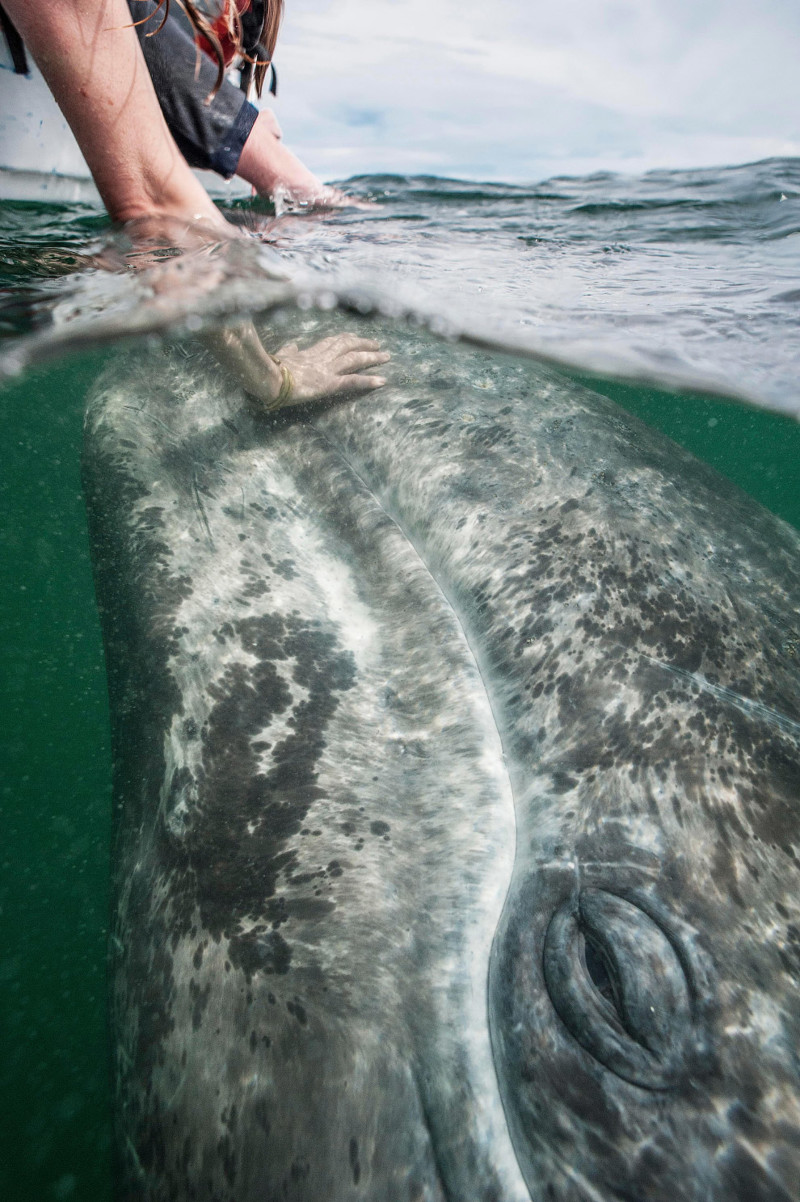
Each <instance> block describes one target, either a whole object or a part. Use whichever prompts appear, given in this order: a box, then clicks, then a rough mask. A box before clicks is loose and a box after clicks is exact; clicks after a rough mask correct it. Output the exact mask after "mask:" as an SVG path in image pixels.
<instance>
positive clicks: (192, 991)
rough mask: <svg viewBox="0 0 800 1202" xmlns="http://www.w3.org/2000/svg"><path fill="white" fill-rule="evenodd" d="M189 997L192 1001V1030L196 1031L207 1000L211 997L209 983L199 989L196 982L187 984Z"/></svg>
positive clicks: (192, 981) (201, 1019)
mask: <svg viewBox="0 0 800 1202" xmlns="http://www.w3.org/2000/svg"><path fill="white" fill-rule="evenodd" d="M189 996H190V997H191V999H192V1002H193V1005H192V1030H193V1031H198V1030H199V1029H200V1026H201V1024H202V1021H203V1012H204V1010H205V1008H206V1006H207V1005H208V999H209V997H210V996H211V982H210V981H209V982H208V984H207V985H206V986H205V987H204V988H203V989H201V988H200V986H199V985H198V984H197V982H196V981H195V980H194V979H192V980H191V981H190V982H189Z"/></svg>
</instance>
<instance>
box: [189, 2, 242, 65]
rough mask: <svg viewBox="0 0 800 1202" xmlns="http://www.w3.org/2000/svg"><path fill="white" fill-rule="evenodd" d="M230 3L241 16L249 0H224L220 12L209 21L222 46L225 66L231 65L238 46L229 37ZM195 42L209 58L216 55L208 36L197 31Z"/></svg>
mask: <svg viewBox="0 0 800 1202" xmlns="http://www.w3.org/2000/svg"><path fill="white" fill-rule="evenodd" d="M231 4H235V5H236V7H237V9H238V10H239V15H240V16H241V14H242V13H246V12H247V10H248V8H249V7H250V4H251V0H224V3H223V6H222V12H221V13H220V14H219V16H218V17H215V18H214V20H213V21H210V22H209V24H210V25H211V28H212V29H213V31H214V33H215V34H216V36H217V38H218V39H219V44H220V46H221V47H222V55H223V58H224V60H225V66H226V67H229V66H230V65H231V63H232V62H233V60H234V59H235V58H236V55H237V53H238V47H237V46H236V44H235V42H234V40H233V38H232V37H231V31H230V24H229V15H228V14H229V13H230V11H231ZM195 42H196V44H197V45H198V46H199V47H200V49H201V50H203V51H204V52H205V53H206V54H207V55H208V56H209V58H213V59H215V58H216V57H217V56H216V54H215V53H214V48H213V46H212V45H211V43H210V42H209V40H208V38H206V37H203V35H202V34H200V33H199V34H198V35H197V37H196V38H195Z"/></svg>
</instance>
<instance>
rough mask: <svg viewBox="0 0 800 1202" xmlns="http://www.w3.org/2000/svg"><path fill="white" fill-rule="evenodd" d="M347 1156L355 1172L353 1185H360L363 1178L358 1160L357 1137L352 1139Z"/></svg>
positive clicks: (352, 1171) (352, 1170)
mask: <svg viewBox="0 0 800 1202" xmlns="http://www.w3.org/2000/svg"><path fill="white" fill-rule="evenodd" d="M347 1157H348V1160H349V1161H350V1172H351V1173H352V1174H353V1185H358V1183H359V1181H360V1180H361V1165H360V1164H359V1162H358V1140H357V1139H355V1138H353V1139H351V1140H350V1143H349V1145H348V1148H347Z"/></svg>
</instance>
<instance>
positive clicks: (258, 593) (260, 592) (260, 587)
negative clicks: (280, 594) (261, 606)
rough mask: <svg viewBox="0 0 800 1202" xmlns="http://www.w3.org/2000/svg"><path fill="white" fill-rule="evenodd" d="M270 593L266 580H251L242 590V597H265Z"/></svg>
mask: <svg viewBox="0 0 800 1202" xmlns="http://www.w3.org/2000/svg"><path fill="white" fill-rule="evenodd" d="M269 591H270V588H269V585H268V584H267V582H266V580H263V579H261V580H259V579H257V578H256V579H253V580H249V581H248V582H247V584H246V585H245V586H244V588H243V589H242V590H241V594H240V595H241V596H242V597H263V596H264V595H265V593H268V592H269Z"/></svg>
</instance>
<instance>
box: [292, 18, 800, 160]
mask: <svg viewBox="0 0 800 1202" xmlns="http://www.w3.org/2000/svg"><path fill="white" fill-rule="evenodd" d="M275 61H276V66H277V69H278V73H279V77H280V89H279V91H280V96H279V101H278V103H277V105H276V112H277V114H278V117H279V120H280V122H281V125H282V127H283V131H284V136H285V138H286V141H287V142H288V144H289V145H290V146H292V148H293V149H294V150H296V151H297V153H298V154H299V155H300V157H301V158H302V159H303V160H304V161H305V162H307V164H308V165H309V166H310V167H311V168H312V169H314V170H316V171H317V172H318V173H319V174H320V175H322V177H323V178H325V179H346V178H347V177H349V176H351V175H356V174H365V173H370V174H371V173H376V172H389V173H402V174H405V173H421V174H432V175H444V176H453V177H457V178H465V179H482V180H503V181H506V182H514V183H523V182H534V181H538V180H543V179H547V178H550V177H551V176H554V175H585V174H587V173H590V172H594V171H621V172H627V173H638V172H642V171H646V170H649V169H651V168H654V167H704V166H718V165H723V164H734V163H744V162H752V161H755V160H757V159H762V158H768V157H770V156H773V155H800V5H798V3H797V0H548V2H547V3H544V2H543V0H286V17H285V20H284V25H283V29H282V32H281V36H280V39H279V42H278V50H277V53H276V56H275Z"/></svg>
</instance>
